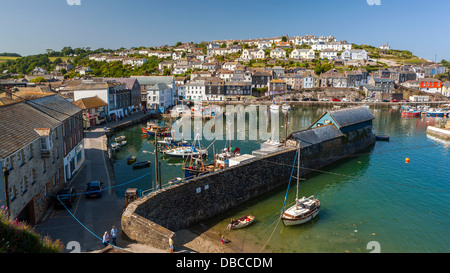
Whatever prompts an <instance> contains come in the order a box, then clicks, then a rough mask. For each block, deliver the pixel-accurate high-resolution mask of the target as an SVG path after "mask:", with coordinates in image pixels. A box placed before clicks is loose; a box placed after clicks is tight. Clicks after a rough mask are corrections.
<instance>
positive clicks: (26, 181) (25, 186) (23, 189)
mask: <svg viewBox="0 0 450 273" xmlns="http://www.w3.org/2000/svg"><path fill="white" fill-rule="evenodd" d="M27 187H28V179H27V177H26V176H24V177H23V179H22V194H24V193H26V192H27Z"/></svg>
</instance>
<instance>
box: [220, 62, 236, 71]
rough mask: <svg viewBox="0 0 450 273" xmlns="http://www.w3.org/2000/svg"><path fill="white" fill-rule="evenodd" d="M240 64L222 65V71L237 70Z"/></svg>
mask: <svg viewBox="0 0 450 273" xmlns="http://www.w3.org/2000/svg"><path fill="white" fill-rule="evenodd" d="M238 64H239V62H226V63H224V64H223V65H222V69H226V70H235V69H236V67H237V65H238Z"/></svg>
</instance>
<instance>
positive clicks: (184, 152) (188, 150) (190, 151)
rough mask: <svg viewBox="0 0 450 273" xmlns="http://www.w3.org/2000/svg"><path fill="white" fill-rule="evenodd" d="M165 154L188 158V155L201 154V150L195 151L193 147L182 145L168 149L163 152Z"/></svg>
mask: <svg viewBox="0 0 450 273" xmlns="http://www.w3.org/2000/svg"><path fill="white" fill-rule="evenodd" d="M165 154H166V155H167V156H168V157H173V158H188V157H190V156H199V155H202V152H201V151H197V150H196V149H195V148H193V147H183V148H177V149H172V150H170V151H167V152H165Z"/></svg>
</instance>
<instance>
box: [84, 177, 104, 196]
mask: <svg viewBox="0 0 450 273" xmlns="http://www.w3.org/2000/svg"><path fill="white" fill-rule="evenodd" d="M103 189H104V187H103V183H102V182H100V181H91V182H89V183H87V188H86V198H92V197H102V191H103Z"/></svg>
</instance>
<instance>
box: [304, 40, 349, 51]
mask: <svg viewBox="0 0 450 273" xmlns="http://www.w3.org/2000/svg"><path fill="white" fill-rule="evenodd" d="M311 48H312V49H313V50H319V51H321V50H325V49H334V50H336V51H342V50H346V49H352V44H349V43H343V42H329V43H324V42H319V43H315V44H312V45H311Z"/></svg>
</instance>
